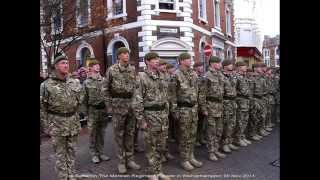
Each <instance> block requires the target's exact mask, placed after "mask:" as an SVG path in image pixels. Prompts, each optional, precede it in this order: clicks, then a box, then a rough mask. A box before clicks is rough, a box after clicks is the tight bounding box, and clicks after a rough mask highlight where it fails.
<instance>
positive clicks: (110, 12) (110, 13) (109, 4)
mask: <svg viewBox="0 0 320 180" xmlns="http://www.w3.org/2000/svg"><path fill="white" fill-rule="evenodd" d="M122 9H123V12H122V14H117V15H114V14H113V0H107V13H108V16H107V20H111V19H117V18H122V17H126V16H128V14H127V0H122Z"/></svg>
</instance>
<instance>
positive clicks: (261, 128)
mask: <svg viewBox="0 0 320 180" xmlns="http://www.w3.org/2000/svg"><path fill="white" fill-rule="evenodd" d="M259 76H260V78H261V83H262V95H263V96H262V100H263V102H264V105H263V108H262V110H263V111H264V112H263V113H264V114H265V118H263V119H262V121H261V122H260V123H258V132H259V134H260V135H262V136H264V135H265V134H264V132H265V130H266V128H267V126H266V123H267V118H268V116H269V114H270V110H271V109H270V100H269V96H268V94H269V86H268V85H269V83H268V80H267V77H266V75H265V74H261V75H259Z"/></svg>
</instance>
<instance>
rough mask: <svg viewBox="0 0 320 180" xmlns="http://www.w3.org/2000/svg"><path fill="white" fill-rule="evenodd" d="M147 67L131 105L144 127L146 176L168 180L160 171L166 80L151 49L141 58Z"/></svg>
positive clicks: (163, 138) (165, 113) (165, 118)
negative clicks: (147, 174)
mask: <svg viewBox="0 0 320 180" xmlns="http://www.w3.org/2000/svg"><path fill="white" fill-rule="evenodd" d="M144 59H145V63H146V64H147V69H146V70H145V72H140V73H139V77H138V83H137V84H138V86H137V88H136V90H135V94H134V99H133V104H134V108H135V109H134V112H135V115H136V118H137V120H138V122H139V124H140V128H142V129H144V130H145V131H144V137H145V145H146V157H147V159H148V164H149V166H150V171H151V175H152V176H150V177H149V179H153V180H155V179H158V176H159V177H160V178H161V179H170V178H169V177H167V176H165V175H164V174H163V172H162V166H161V163H162V156H163V151H164V149H165V145H166V139H167V135H168V134H167V132H168V126H167V121H168V113H167V109H168V108H169V104H168V100H167V87H166V84H167V83H166V82H165V81H166V79H164V76H163V75H161V72H159V71H158V66H159V55H158V54H157V53H154V52H150V53H147V54H146V55H145V57H144Z"/></svg>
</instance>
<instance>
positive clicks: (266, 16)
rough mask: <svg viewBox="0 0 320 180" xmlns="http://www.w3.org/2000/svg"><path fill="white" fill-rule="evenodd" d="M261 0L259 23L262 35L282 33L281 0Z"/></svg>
mask: <svg viewBox="0 0 320 180" xmlns="http://www.w3.org/2000/svg"><path fill="white" fill-rule="evenodd" d="M257 1H260V3H261V5H260V7H259V9H260V10H259V9H257V10H259V11H260V19H258V23H259V25H260V30H261V34H262V35H270V36H275V35H277V34H280V8H279V7H280V0H257ZM257 8H258V7H257Z"/></svg>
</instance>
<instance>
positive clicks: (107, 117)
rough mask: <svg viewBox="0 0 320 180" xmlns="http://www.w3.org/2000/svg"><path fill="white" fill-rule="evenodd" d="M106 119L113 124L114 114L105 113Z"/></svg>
mask: <svg viewBox="0 0 320 180" xmlns="http://www.w3.org/2000/svg"><path fill="white" fill-rule="evenodd" d="M104 119H105V121H107V122H111V121H112V113H105V117H104Z"/></svg>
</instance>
